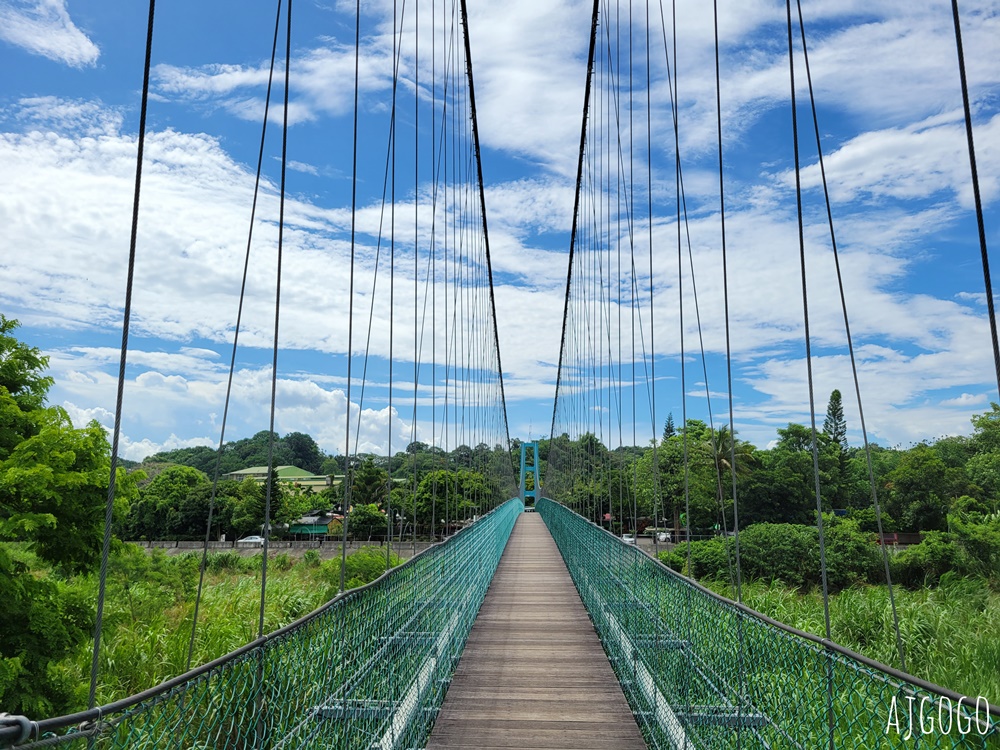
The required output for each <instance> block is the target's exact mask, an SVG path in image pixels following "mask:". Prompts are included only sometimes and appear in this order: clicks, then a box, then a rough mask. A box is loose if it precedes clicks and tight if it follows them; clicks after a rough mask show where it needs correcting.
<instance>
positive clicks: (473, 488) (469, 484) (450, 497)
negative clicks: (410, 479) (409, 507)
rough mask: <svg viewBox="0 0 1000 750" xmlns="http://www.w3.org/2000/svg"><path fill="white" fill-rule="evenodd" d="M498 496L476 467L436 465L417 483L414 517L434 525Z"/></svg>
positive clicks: (462, 515) (488, 503)
mask: <svg viewBox="0 0 1000 750" xmlns="http://www.w3.org/2000/svg"><path fill="white" fill-rule="evenodd" d="M497 500H498V498H497V497H496V494H495V492H494V490H493V488H492V487H491V486H490V485H489V484H488V483H487V481H486V479H485V478H484V477H483V475H482V474H480V473H479V472H478V471H469V470H467V469H461V470H458V471H449V470H444V469H439V470H437V471H432V472H430V473H428V474H426V475H425V476H424V478H423V479H422V480H421V481H420V485H419V486H418V487H417V497H416V506H417V520H418V521H419V522H420V523H422V524H425V525H429V524H434V525H435V526H437V525H440V522H441V521H442V520H444V519H448V521H449V522H454V521H457V520H461V519H464V518H466V517H468V516H471V515H472V514H473V513H475V512H477V511H478V509H479V508H484V507H489V506H492V505H493V504H496V502H497Z"/></svg>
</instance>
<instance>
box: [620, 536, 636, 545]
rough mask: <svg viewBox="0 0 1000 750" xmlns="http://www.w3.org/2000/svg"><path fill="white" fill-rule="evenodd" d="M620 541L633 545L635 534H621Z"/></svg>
mask: <svg viewBox="0 0 1000 750" xmlns="http://www.w3.org/2000/svg"><path fill="white" fill-rule="evenodd" d="M622 541H623V542H625V544H635V534H622Z"/></svg>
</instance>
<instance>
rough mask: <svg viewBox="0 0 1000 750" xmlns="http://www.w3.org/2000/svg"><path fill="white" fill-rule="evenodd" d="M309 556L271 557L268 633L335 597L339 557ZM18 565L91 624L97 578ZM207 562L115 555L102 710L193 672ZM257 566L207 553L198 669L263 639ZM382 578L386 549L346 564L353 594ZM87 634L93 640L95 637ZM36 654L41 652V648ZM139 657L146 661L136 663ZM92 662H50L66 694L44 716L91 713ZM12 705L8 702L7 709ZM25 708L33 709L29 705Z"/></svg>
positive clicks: (156, 554)
mask: <svg viewBox="0 0 1000 750" xmlns="http://www.w3.org/2000/svg"><path fill="white" fill-rule="evenodd" d="M309 552H311V553H312V554H311V555H310V554H308V552H307V554H306V555H304V556H303V558H302V559H301V560H298V561H295V560H294V559H292V558H291V557H289V556H288V555H287V554H279V555H275V556H273V557H271V559H270V561H269V564H268V582H267V602H266V607H265V615H264V630H265V632H271V631H273V630H276V629H277V628H280V627H282V626H283V625H286V624H288V623H290V622H292V621H294V620H296V619H298V618H299V617H302V616H303V615H305V614H308V613H309V612H311V611H312V610H314V609H316V607H318V606H320V605H321V604H323V603H324V602H326V601H329V600H330V599H332V598H333V597H334V596H336V595H337V593H338V590H339V583H340V558H339V557H338V558H336V559H332V560H325V561H320V559H319V555H318V554H317V553H316V551H315V550H309ZM20 557H21V558H22V560H23V561H24V562H25V564H26V565H27V566H28V567H30V569H31V570H32V571H34V575H35V576H36V577H37V578H38V579H39V580H42V581H46V582H48V583H49V584H50V585H51V586H53V587H54V590H57V591H60V592H61V593H62V594H63V598H64V600H65V602H66V608H67V609H69V610H70V611H72V612H75V613H76V614H77V616H78V617H80V618H81V619H83V620H84V621H85V622H87V623H90V624H91V625H92V621H93V611H92V610H93V592H94V590H95V589H96V575H95V574H93V573H87V574H81V575H77V576H68V577H67V576H63V575H60V573H59V572H58V571H57V570H55V569H53V568H52V567H50V566H47V565H46V564H45V563H44V562H43V561H41V560H39V559H37V558H33V557H32V555H31V554H30V553H27V552H23V551H22V552H21V553H20ZM200 561H201V553H200V552H199V553H195V552H190V553H187V554H184V555H179V556H176V557H170V556H168V555H166V554H165V553H164V552H163V551H162V550H156V549H154V550H150V551H149V552H147V551H145V550H142V549H141V548H139V547H137V546H135V545H122V546H121V547H120V549H119V550H118V551H117V552H116V553H115V554H114V555H113V556H112V558H111V561H110V565H109V576H108V591H107V608H106V610H105V614H104V635H103V639H102V649H101V665H100V684H99V689H98V700H99V701H100V702H102V703H106V702H109V701H113V700H117V699H119V698H123V697H126V696H128V695H132V694H134V693H137V692H139V691H141V690H145V689H146V688H149V687H153V686H154V685H157V684H159V683H160V682H162V681H163V680H166V679H168V678H170V677H173V676H175V675H178V674H181V673H183V672H184V671H186V669H187V666H188V662H187V652H188V644H189V639H190V637H191V619H192V615H193V611H194V598H195V591H196V587H197V582H198V567H199V564H200ZM399 563H400V559H399V558H398V557H397V556H396V555H392V556H391V559H390V564H391V566H396V565H398V564H399ZM260 568H261V558H260V554H259V553H258V554H256V555H253V556H250V557H243V556H241V555H239V554H238V553H236V552H234V551H227V552H220V553H215V554H209V556H208V560H207V566H206V571H207V572H206V580H205V590H204V595H203V597H202V601H201V605H200V610H199V615H198V630H197V634H196V638H195V646H194V654H193V659H192V663H191V666H197V665H199V664H203V663H205V662H208V661H211V660H212V659H215V658H217V657H219V656H222V655H224V654H226V653H229V652H230V651H233V650H235V649H237V648H239V647H240V646H243V645H244V644H246V643H249V642H250V641H252V640H254V639H255V638H256V637H257V626H258V617H259V607H260ZM385 570H386V553H385V549H384V548H381V547H362V548H361V549H359V550H356V551H354V552H353V553H352V554H350V555H348V557H347V570H346V579H347V583H346V586H347V588H356V587H357V586H362V585H364V584H366V583H370V582H371V581H374V580H375V579H376V578H378V577H379V576H380V575H382V574H383V573H384V572H385ZM72 605H75V608H73V606H72ZM88 618H89V619H88ZM46 626H47V625H46ZM46 633H50V631H46ZM86 634H87V635H88V636H89V634H90V633H89V631H87V633H86ZM37 650H38V651H39V652H44V649H43V648H41V645H38V646H37ZM137 654H142V658H136V655H137ZM90 659H91V646H90V643H89V641H87V640H86V639H83V640H81V641H80V642H77V643H76V644H74V646H73V647H69V648H65V649H63V650H62V652H61V653H60V654H59V655H58V656H57V658H52V659H50V660H49V662H48V663H47V665H46V673H47V674H48V675H49V681H50V682H51V683H54V688H59V692H58V693H56V692H55V689H54V688H52V689H50V697H49V703H48V706H47V707H46V710H45V713H52V712H56V713H65V712H71V711H76V710H80V709H82V708H84V707H85V703H86V698H87V687H88V683H89V675H90ZM9 705H12V704H10V703H6V699H5V707H6V706H9ZM25 710H29V707H28V706H27V705H26V706H25ZM30 710H32V711H34V710H35V709H30ZM36 715H37V714H36Z"/></svg>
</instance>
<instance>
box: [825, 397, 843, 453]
mask: <svg viewBox="0 0 1000 750" xmlns="http://www.w3.org/2000/svg"><path fill="white" fill-rule="evenodd" d="M823 432H824V433H825V434H826V436H827V437H828V438H830V442H831V443H833V444H834V445H839V446H840V448H841V450H845V451H846V450H847V420H845V419H844V402H843V400H842V398H841V395H840V391H838V390H836V389H834V391H833V392H832V393H831V394H830V400H829V402H827V405H826V419H825V420H823Z"/></svg>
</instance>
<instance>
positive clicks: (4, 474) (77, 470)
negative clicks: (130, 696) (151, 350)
mask: <svg viewBox="0 0 1000 750" xmlns="http://www.w3.org/2000/svg"><path fill="white" fill-rule="evenodd" d="M17 325H18V324H17V321H14V320H9V319H8V318H6V317H4V316H3V315H0V602H3V606H2V607H0V705H2V706H3V707H4V709H5V710H8V711H14V712H15V713H19V712H24V713H32V714H35V715H39V714H51V713H59V712H62V711H64V710H66V709H67V708H68V707H69V706H70V705H71V704H72V703H73V702H74V701H75V700H76V697H77V695H78V692H79V684H80V682H79V680H78V679H75V678H74V677H73V675H72V674H69V673H67V672H66V670H64V669H62V668H60V667H59V666H58V665H57V663H58V662H59V660H60V659H62V658H64V657H65V656H66V655H67V654H69V653H71V652H72V651H74V650H75V649H76V647H77V646H78V645H80V644H82V643H84V642H85V640H86V639H87V637H88V636H89V633H90V628H91V627H92V623H91V620H92V618H93V614H92V610H93V603H92V601H91V599H90V596H89V595H88V594H87V593H84V591H85V590H84V589H83V588H81V587H80V586H78V585H72V584H69V583H67V582H66V581H65V575H66V574H70V573H78V572H83V571H87V570H89V569H91V568H92V567H93V566H94V565H95V563H96V562H97V560H98V558H99V555H100V547H101V539H102V532H103V526H104V508H105V505H106V502H107V495H108V482H109V479H110V474H111V468H110V458H109V446H108V442H107V438H106V437H105V434H104V430H103V429H102V428H101V426H100V425H99V424H98V423H96V422H91V423H90V424H89V425H88V426H87V427H84V428H82V429H75V428H74V427H73V425H72V423H71V422H70V419H69V417H68V416H67V414H66V412H65V411H64V410H63V409H60V408H58V407H46V406H45V397H46V394H47V391H48V388H49V387H50V386H51V385H52V379H51V378H49V377H47V376H45V375H44V374H43V371H44V369H45V368H46V367H47V365H48V360H47V359H46V358H45V357H43V356H41V354H40V352H39V351H38V349H36V348H33V347H30V346H28V345H26V344H24V343H22V342H20V341H18V340H17V339H16V338H15V337H14V336H13V332H14V331H15V330H16V329H17ZM137 479H138V476H136V475H130V476H126V475H125V474H124V472H123V471H120V472H119V474H118V476H117V493H116V494H117V497H118V503H117V505H116V507H115V509H114V510H115V511H116V513H117V514H121V513H123V512H124V510H125V508H126V507H127V505H128V503H129V502H130V501H131V500H132V499H133V498H134V495H135V489H136V484H135V482H136V480H137ZM10 542H17V543H20V545H19V546H20V547H21V548H23V549H24V550H25V552H26V553H30V554H33V555H34V556H35V557H34V560H33V562H28V561H27V560H31V558H25V557H23V556H22V557H19V556H18V555H17V554H16V553H15V552H13V551H12V550H14V549H16V548H15V547H14V546H13V545H11V544H9V543H10Z"/></svg>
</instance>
